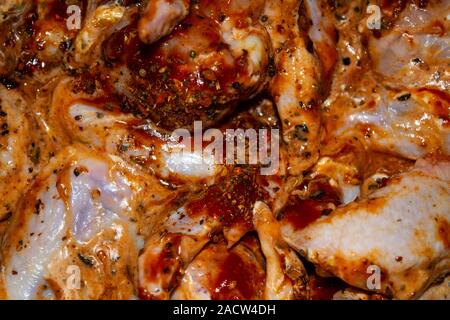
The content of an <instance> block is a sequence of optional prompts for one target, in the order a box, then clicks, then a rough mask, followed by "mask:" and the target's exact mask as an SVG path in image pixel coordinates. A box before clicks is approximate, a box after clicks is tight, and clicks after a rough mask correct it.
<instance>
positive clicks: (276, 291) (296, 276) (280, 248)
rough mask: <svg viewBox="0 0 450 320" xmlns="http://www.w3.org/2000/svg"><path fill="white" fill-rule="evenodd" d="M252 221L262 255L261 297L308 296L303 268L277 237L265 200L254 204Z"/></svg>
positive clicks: (284, 298)
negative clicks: (264, 285) (263, 285)
mask: <svg viewBox="0 0 450 320" xmlns="http://www.w3.org/2000/svg"><path fill="white" fill-rule="evenodd" d="M253 224H254V226H255V229H256V231H257V232H258V237H259V241H260V242H261V249H262V252H263V253H264V257H265V258H266V287H265V290H264V299H268V300H292V299H308V298H309V292H308V290H309V288H308V275H307V273H306V270H305V267H304V266H303V264H302V262H301V261H300V259H299V258H298V257H297V256H296V253H295V252H294V251H293V250H292V249H291V248H289V247H288V245H287V244H286V243H285V242H284V240H283V239H282V238H281V232H280V225H279V223H278V221H276V219H275V217H274V215H273V214H272V212H271V211H270V209H269V207H267V205H266V204H265V203H263V202H260V201H258V202H256V203H255V207H254V209H253Z"/></svg>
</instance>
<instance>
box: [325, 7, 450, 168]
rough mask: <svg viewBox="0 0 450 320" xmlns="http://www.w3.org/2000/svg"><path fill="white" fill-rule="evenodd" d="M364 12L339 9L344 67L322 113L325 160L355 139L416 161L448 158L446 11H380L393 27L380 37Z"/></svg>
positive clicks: (337, 73) (338, 67)
mask: <svg viewBox="0 0 450 320" xmlns="http://www.w3.org/2000/svg"><path fill="white" fill-rule="evenodd" d="M356 8H358V10H356ZM382 9H384V7H383V8H382ZM365 10H366V7H365V6H364V5H362V4H361V3H359V2H352V3H351V4H349V5H348V6H343V7H341V8H340V9H338V8H336V9H335V13H336V15H337V16H339V17H341V18H342V19H341V20H340V21H339V22H336V23H335V27H336V29H337V30H338V31H339V41H338V43H337V49H338V54H339V58H340V60H341V62H340V63H338V64H337V65H336V71H335V73H334V77H333V81H332V86H331V91H330V94H329V96H328V98H327V100H326V101H325V102H324V103H323V105H322V108H323V111H324V112H323V113H322V115H323V120H324V132H325V134H324V136H323V139H322V147H321V150H322V154H323V155H331V154H333V153H334V152H335V151H336V150H338V149H340V146H342V145H343V144H346V143H347V142H348V141H349V140H351V139H353V140H358V141H361V142H362V143H363V144H364V146H365V148H366V149H367V148H369V149H371V150H375V151H379V152H385V153H389V154H393V155H397V156H402V157H405V158H408V159H412V160H416V159H419V158H421V157H424V156H426V155H427V154H431V153H434V152H442V153H444V154H448V153H449V149H448V146H449V143H448V142H449V139H450V138H449V132H450V131H449V128H448V113H449V110H450V109H449V108H450V99H449V96H448V79H447V78H448V77H447V75H446V74H447V73H448V72H447V71H446V70H445V69H446V66H447V64H448V58H449V57H448V52H447V51H448V50H447V49H448V48H447V47H448V45H446V43H447V42H448V40H447V39H446V37H447V35H446V34H447V33H448V32H446V30H447V28H448V22H447V20H446V16H447V15H448V13H445V12H448V3H447V2H446V1H433V2H429V3H428V4H427V5H423V6H422V7H420V8H419V7H418V5H416V4H414V3H406V2H405V3H404V6H403V7H402V8H397V9H395V10H394V13H392V12H391V15H389V16H387V13H386V12H384V11H383V13H384V14H385V15H386V16H385V18H386V19H388V18H389V19H388V20H386V21H389V23H387V22H386V23H387V25H386V27H385V28H384V29H383V30H382V31H380V30H368V28H367V23H368V22H367V18H368V17H366V16H365ZM436 26H439V27H436ZM355 29H357V30H359V32H355V31H354V30H355ZM438 30H439V32H438ZM366 43H368V45H366ZM413 56H414V57H413ZM422 59H423V61H426V62H423V64H421V63H420V61H422ZM388 73H389V74H388Z"/></svg>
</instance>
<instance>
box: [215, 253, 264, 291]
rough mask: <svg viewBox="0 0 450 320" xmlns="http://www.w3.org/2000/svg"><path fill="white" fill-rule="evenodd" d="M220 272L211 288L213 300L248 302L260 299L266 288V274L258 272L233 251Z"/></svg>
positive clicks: (223, 263)
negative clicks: (243, 300)
mask: <svg viewBox="0 0 450 320" xmlns="http://www.w3.org/2000/svg"><path fill="white" fill-rule="evenodd" d="M220 267H221V268H220V272H219V275H218V276H217V278H216V279H215V281H213V285H212V288H211V297H212V299H213V300H242V299H245V300H248V299H255V298H260V296H261V295H262V291H263V287H264V280H265V276H264V272H258V269H257V268H255V266H253V265H252V264H250V263H248V262H246V261H244V260H243V259H242V257H241V256H240V255H239V254H238V253H236V252H233V251H230V253H229V254H228V255H227V257H226V258H225V259H224V261H223V262H222V264H221V266H220Z"/></svg>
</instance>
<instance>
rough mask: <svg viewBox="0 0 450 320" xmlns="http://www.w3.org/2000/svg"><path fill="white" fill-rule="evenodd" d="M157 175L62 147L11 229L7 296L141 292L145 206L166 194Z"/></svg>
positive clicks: (6, 250) (5, 255)
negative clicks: (140, 253) (151, 176)
mask: <svg viewBox="0 0 450 320" xmlns="http://www.w3.org/2000/svg"><path fill="white" fill-rule="evenodd" d="M150 181H151V179H150V180H149V177H145V175H142V174H140V176H138V175H136V174H135V173H134V170H133V169H132V168H128V167H127V166H126V165H125V164H123V163H122V162H120V161H119V162H117V160H112V159H111V158H105V157H102V156H99V155H93V154H92V153H90V152H89V151H87V150H85V149H84V148H81V147H78V148H74V147H69V148H68V149H65V150H64V151H62V152H61V153H60V154H59V155H58V156H57V157H55V158H54V159H53V161H52V162H51V163H50V164H49V166H48V167H46V168H45V169H44V170H43V171H42V172H41V173H40V174H39V176H38V177H37V179H36V181H35V183H34V184H33V185H32V186H31V189H30V192H29V193H28V194H27V195H26V196H25V197H24V198H23V199H22V201H21V203H20V205H19V209H18V210H17V211H16V212H15V214H14V216H13V219H12V222H11V224H10V226H9V228H8V230H7V233H6V235H5V239H4V241H3V246H2V265H3V268H4V269H3V270H4V272H3V274H2V277H3V279H4V282H5V284H4V287H5V290H6V291H5V295H6V297H5V298H9V299H36V298H44V299H53V298H57V299H104V298H109V299H111V298H113V299H114V298H116V299H129V298H133V297H134V296H135V294H136V289H135V283H136V279H137V278H136V277H137V274H136V272H137V269H136V267H137V265H136V263H137V254H138V250H139V249H140V248H142V246H143V240H142V238H141V236H140V232H139V229H142V228H140V223H141V222H142V221H143V220H144V219H145V217H143V215H139V212H140V211H141V212H142V211H144V212H145V208H142V209H140V211H139V210H137V208H140V207H142V206H144V205H143V203H145V201H147V197H148V198H151V199H152V201H153V202H152V203H150V204H149V205H151V204H153V205H156V204H158V202H161V200H158V199H157V198H158V197H161V196H164V192H161V189H159V187H158V186H157V185H153V186H152V185H149V184H148V183H150ZM166 205H167V204H166ZM155 214H156V213H155ZM146 223H148V221H146ZM154 227H155V225H154V226H153V228H154ZM74 270H75V271H74ZM77 275H78V277H79V278H78V280H77V278H73V277H74V276H75V277H76V276H77ZM77 281H78V282H77Z"/></svg>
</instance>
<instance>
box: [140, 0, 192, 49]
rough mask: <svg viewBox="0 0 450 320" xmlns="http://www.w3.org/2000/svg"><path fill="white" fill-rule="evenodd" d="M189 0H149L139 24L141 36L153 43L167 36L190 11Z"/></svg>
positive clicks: (147, 41) (145, 40)
mask: <svg viewBox="0 0 450 320" xmlns="http://www.w3.org/2000/svg"><path fill="white" fill-rule="evenodd" d="M189 2H190V1H189V0H149V1H148V4H147V7H146V8H145V10H144V13H143V14H142V16H141V18H140V20H139V25H138V31H139V38H140V39H141V40H142V41H143V42H145V43H153V42H155V41H157V40H159V39H161V38H162V37H164V36H167V35H168V34H169V33H171V32H172V30H173V29H174V28H175V27H176V26H177V24H179V23H180V22H181V21H182V20H183V19H184V18H186V16H187V15H188V13H189Z"/></svg>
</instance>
